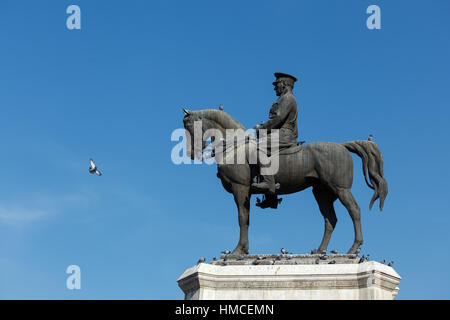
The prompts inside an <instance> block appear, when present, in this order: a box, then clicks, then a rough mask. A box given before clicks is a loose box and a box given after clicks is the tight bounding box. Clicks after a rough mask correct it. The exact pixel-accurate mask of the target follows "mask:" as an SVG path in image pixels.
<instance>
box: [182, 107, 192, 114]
mask: <svg viewBox="0 0 450 320" xmlns="http://www.w3.org/2000/svg"><path fill="white" fill-rule="evenodd" d="M182 109H183V112H184V115H185V116H188V115H190V114H191V112H190V111H189V110H186V109H185V108H182Z"/></svg>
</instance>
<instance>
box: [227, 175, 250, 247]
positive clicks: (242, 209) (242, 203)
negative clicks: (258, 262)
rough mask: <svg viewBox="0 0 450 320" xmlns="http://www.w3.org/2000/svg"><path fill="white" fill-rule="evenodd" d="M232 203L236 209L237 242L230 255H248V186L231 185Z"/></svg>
mask: <svg viewBox="0 0 450 320" xmlns="http://www.w3.org/2000/svg"><path fill="white" fill-rule="evenodd" d="M232 191H233V196H234V201H235V202H236V206H237V209H238V218H239V229H240V234H239V242H238V244H237V246H236V248H235V249H234V250H233V252H232V253H231V254H232V255H241V254H248V248H249V244H248V226H249V223H250V186H244V185H241V184H233V185H232Z"/></svg>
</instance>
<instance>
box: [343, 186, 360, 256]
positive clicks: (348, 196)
mask: <svg viewBox="0 0 450 320" xmlns="http://www.w3.org/2000/svg"><path fill="white" fill-rule="evenodd" d="M338 197H339V200H341V202H342V204H343V205H344V207H345V208H347V211H348V213H349V214H350V217H351V218H352V221H353V227H354V229H355V241H354V242H353V245H352V247H351V248H350V250H348V252H347V253H349V254H353V253H355V252H356V249H358V247H359V246H360V245H362V244H363V238H362V232H361V210H360V209H359V205H358V203H356V201H355V198H353V195H352V193H351V191H350V189H339V190H338Z"/></svg>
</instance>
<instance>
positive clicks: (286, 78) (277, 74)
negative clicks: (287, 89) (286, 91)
mask: <svg viewBox="0 0 450 320" xmlns="http://www.w3.org/2000/svg"><path fill="white" fill-rule="evenodd" d="M274 75H275V78H277V79H276V80H275V81H274V82H273V85H276V83H277V82H280V81H282V80H283V81H286V82H287V83H288V84H290V85H291V86H294V82H295V81H297V78H296V77H294V76H291V75H290V74H287V73H282V72H275V73H274Z"/></svg>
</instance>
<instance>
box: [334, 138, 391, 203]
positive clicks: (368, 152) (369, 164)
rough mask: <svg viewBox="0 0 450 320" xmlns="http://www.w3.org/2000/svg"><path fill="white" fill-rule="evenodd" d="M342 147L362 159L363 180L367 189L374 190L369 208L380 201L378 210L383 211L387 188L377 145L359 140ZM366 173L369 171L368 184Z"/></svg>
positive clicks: (381, 157)
mask: <svg viewBox="0 0 450 320" xmlns="http://www.w3.org/2000/svg"><path fill="white" fill-rule="evenodd" d="M342 145H343V146H344V147H345V148H347V150H348V151H350V152H353V153H355V154H357V155H358V156H360V157H361V159H362V164H363V173H364V179H365V180H366V183H367V185H368V186H369V188H371V189H373V190H374V193H373V197H372V200H370V205H369V208H370V209H372V206H373V203H374V202H375V200H377V199H380V210H383V205H384V199H385V198H386V196H387V193H388V188H387V182H386V180H385V179H384V175H383V156H382V155H381V151H380V149H378V146H377V144H376V143H375V142H373V141H364V140H360V141H350V142H345V143H342ZM367 171H369V179H370V183H369V181H368V179H367Z"/></svg>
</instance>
